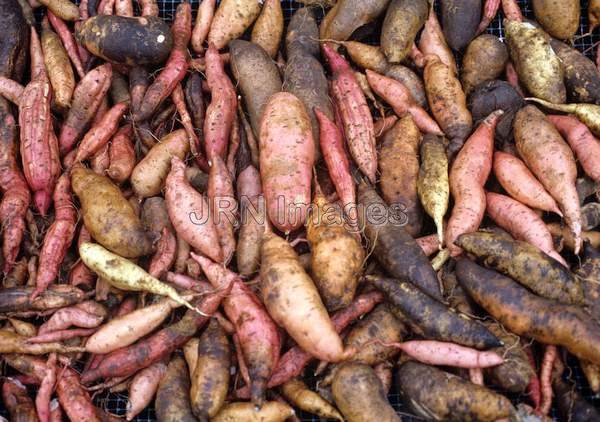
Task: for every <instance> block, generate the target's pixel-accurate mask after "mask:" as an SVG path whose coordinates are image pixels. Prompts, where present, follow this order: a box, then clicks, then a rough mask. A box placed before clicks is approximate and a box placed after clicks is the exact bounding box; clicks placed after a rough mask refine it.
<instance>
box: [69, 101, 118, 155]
mask: <svg viewBox="0 0 600 422" xmlns="http://www.w3.org/2000/svg"><path fill="white" fill-rule="evenodd" d="M127 108H129V104H127V103H119V104H116V105H114V106H113V107H112V108H111V109H110V110H108V111H107V112H106V114H105V115H104V116H102V118H101V119H100V121H99V122H98V123H97V124H96V125H94V127H92V128H91V129H90V130H89V131H88V133H86V134H85V136H84V137H83V139H82V140H81V143H80V144H79V147H78V148H77V154H76V155H75V162H81V161H84V160H86V159H88V158H89V157H91V156H92V155H94V154H95V153H97V152H98V151H100V150H101V148H103V147H104V146H105V145H106V144H107V143H108V141H109V140H110V138H111V137H112V136H113V135H114V134H115V132H116V131H117V129H118V127H119V121H120V120H121V117H123V114H124V113H125V111H126V110H127Z"/></svg>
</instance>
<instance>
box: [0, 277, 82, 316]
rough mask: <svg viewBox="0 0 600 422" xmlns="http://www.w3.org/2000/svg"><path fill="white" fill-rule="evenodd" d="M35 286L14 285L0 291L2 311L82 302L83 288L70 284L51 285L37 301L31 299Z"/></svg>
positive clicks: (47, 307) (41, 308)
mask: <svg viewBox="0 0 600 422" xmlns="http://www.w3.org/2000/svg"><path fill="white" fill-rule="evenodd" d="M33 289H34V288H33V287H12V288H5V289H2V291H0V312H2V313H5V312H27V311H47V310H49V309H55V308H62V307H65V306H69V305H73V304H74V303H77V302H81V301H83V300H84V298H85V294H84V292H83V291H82V290H79V289H77V288H75V287H72V286H68V285H62V284H61V285H56V286H50V287H49V288H48V289H46V291H45V292H44V293H42V294H41V295H40V296H39V297H38V298H37V299H36V300H35V301H31V299H30V298H31V293H32V292H33Z"/></svg>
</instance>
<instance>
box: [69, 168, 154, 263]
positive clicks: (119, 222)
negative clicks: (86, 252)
mask: <svg viewBox="0 0 600 422" xmlns="http://www.w3.org/2000/svg"><path fill="white" fill-rule="evenodd" d="M71 184H72V187H73V192H75V194H76V195H77V196H78V197H79V201H80V203H81V211H82V215H83V221H84V224H85V226H86V228H87V229H88V230H89V231H90V233H91V235H92V237H93V238H94V239H95V240H96V241H98V242H99V243H100V244H102V245H104V246H106V247H107V248H109V249H110V250H112V251H114V252H116V253H118V254H119V255H121V256H124V257H138V256H141V255H147V254H149V253H150V252H151V250H152V243H151V241H150V238H149V236H148V233H146V232H145V231H144V229H143V227H142V224H141V222H140V220H139V219H138V217H137V216H136V215H135V213H134V210H133V208H132V207H131V205H130V204H129V202H127V200H126V199H125V197H124V196H123V194H122V193H121V191H120V190H119V188H117V187H116V186H115V185H114V184H113V183H112V182H111V181H110V180H109V179H108V178H107V177H104V176H100V175H97V174H95V173H94V172H92V171H90V170H87V169H84V168H82V167H77V168H74V169H73V171H72V172H71Z"/></svg>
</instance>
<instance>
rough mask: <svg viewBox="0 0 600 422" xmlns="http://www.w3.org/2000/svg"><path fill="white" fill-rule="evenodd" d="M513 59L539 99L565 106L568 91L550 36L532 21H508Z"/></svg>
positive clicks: (508, 39) (526, 83) (507, 32)
mask: <svg viewBox="0 0 600 422" xmlns="http://www.w3.org/2000/svg"><path fill="white" fill-rule="evenodd" d="M504 28H505V31H506V40H507V43H508V50H509V52H510V57H511V59H512V61H513V63H514V64H515V68H516V70H517V74H518V75H519V80H520V81H521V82H522V83H523V84H524V85H525V88H527V90H528V91H529V92H530V93H531V94H532V95H533V96H534V97H537V98H541V99H543V100H546V101H549V102H551V103H557V104H563V103H565V102H566V100H567V90H566V88H565V84H564V83H563V77H564V73H563V68H562V65H561V63H560V59H559V58H558V56H557V55H556V53H555V52H554V50H553V49H552V48H551V47H550V43H549V41H548V35H547V34H546V33H545V32H544V31H543V30H541V29H540V28H536V27H535V26H533V25H532V24H531V23H529V22H517V21H513V20H508V19H505V20H504Z"/></svg>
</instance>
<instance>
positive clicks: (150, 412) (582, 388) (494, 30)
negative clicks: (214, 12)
mask: <svg viewBox="0 0 600 422" xmlns="http://www.w3.org/2000/svg"><path fill="white" fill-rule="evenodd" d="M157 1H158V5H159V7H160V16H161V17H162V18H164V19H166V20H172V17H173V15H174V13H175V9H176V7H177V4H179V3H180V1H179V0H157ZM190 1H191V3H192V8H193V9H194V13H195V11H196V9H197V8H198V5H199V4H200V3H201V0H190ZM76 2H77V3H79V1H76ZM281 3H282V5H283V10H284V14H285V19H286V23H287V21H289V19H290V18H291V16H292V14H293V12H294V11H295V10H296V9H298V8H300V7H302V4H301V3H298V2H295V1H290V0H282V2H281ZM435 3H436V4H435V7H436V10H437V6H438V3H439V0H435ZM519 4H520V5H521V10H522V12H523V14H524V15H525V16H526V17H528V18H533V11H532V8H531V6H530V4H529V2H528V1H527V0H519ZM587 4H588V0H582V1H581V6H582V13H581V26H580V28H579V32H578V36H577V37H576V39H575V42H574V46H575V47H576V48H577V49H578V50H579V51H581V52H584V53H585V54H586V55H587V56H588V57H590V58H591V59H592V60H593V59H594V57H595V49H594V50H593V49H592V47H593V43H594V42H597V41H598V40H600V36H599V35H598V34H597V33H595V34H593V35H586V36H582V35H583V34H587V32H588V20H587ZM36 15H37V13H36ZM317 16H318V18H319V19H321V18H322V16H323V11H318V12H317ZM38 17H39V16H38ZM501 19H502V12H501V11H500V12H499V14H498V16H497V17H496V19H495V20H494V21H493V22H492V23H491V24H490V26H489V27H488V32H489V33H491V34H494V35H496V36H498V37H500V38H501V39H503V38H504V32H503V28H502V24H501ZM367 41H368V42H371V43H373V44H377V43H378V40H377V39H371V40H367ZM567 364H568V365H569V367H570V368H571V370H572V371H571V375H570V378H571V379H572V380H573V381H575V382H576V383H577V389H578V390H579V392H580V393H581V394H582V395H583V396H584V397H585V398H586V399H587V400H588V401H590V402H592V403H594V404H595V405H596V407H599V408H600V398H599V397H597V396H595V395H594V394H593V392H592V391H591V390H590V388H589V386H588V384H587V381H586V379H585V377H584V375H583V373H582V371H581V369H580V368H579V366H578V365H577V362H576V360H575V359H573V358H569V359H568V360H567ZM306 372H307V373H308V372H310V371H308V370H307V371H306ZM307 381H309V382H310V381H312V380H310V379H308V380H307ZM509 397H510V398H511V399H512V400H514V401H515V402H517V401H524V400H525V398H524V397H519V396H514V395H512V396H509ZM389 400H390V402H391V403H392V405H393V406H394V408H395V409H396V410H397V411H398V412H399V413H400V414H401V415H402V419H403V420H404V421H407V422H413V421H414V422H417V421H422V420H423V419H421V418H416V417H411V416H410V414H409V413H407V412H408V411H407V409H406V407H404V406H403V405H402V402H401V399H400V395H399V390H398V385H397V384H396V381H395V380H394V384H393V386H392V389H391V391H390V394H389ZM94 402H95V404H96V405H97V406H99V407H101V408H103V409H105V410H107V411H108V412H110V413H113V414H116V415H119V416H124V415H125V411H126V407H127V395H126V394H111V393H108V392H100V393H98V394H96V395H95V396H94ZM555 414H556V413H555V411H554V409H553V411H552V415H553V416H555ZM0 415H2V416H7V415H6V412H5V409H4V408H3V406H2V404H1V403H0ZM298 416H299V417H300V419H301V420H302V421H305V422H309V421H311V422H312V421H315V422H316V421H320V420H321V419H319V418H318V417H316V416H314V415H311V414H307V413H303V412H299V413H298ZM134 420H135V421H138V422H151V421H152V422H153V421H156V414H155V412H154V408H153V407H152V406H150V407H148V408H147V409H146V410H144V411H143V412H142V413H141V414H140V415H138V417H136V418H135V419H134Z"/></svg>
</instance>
